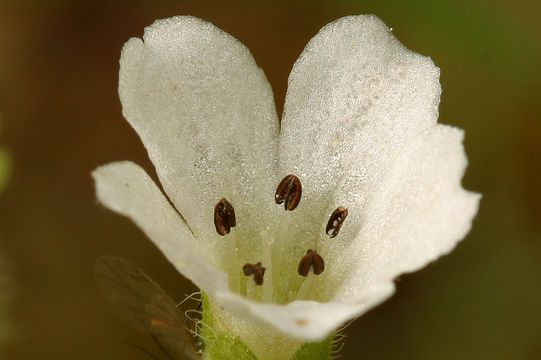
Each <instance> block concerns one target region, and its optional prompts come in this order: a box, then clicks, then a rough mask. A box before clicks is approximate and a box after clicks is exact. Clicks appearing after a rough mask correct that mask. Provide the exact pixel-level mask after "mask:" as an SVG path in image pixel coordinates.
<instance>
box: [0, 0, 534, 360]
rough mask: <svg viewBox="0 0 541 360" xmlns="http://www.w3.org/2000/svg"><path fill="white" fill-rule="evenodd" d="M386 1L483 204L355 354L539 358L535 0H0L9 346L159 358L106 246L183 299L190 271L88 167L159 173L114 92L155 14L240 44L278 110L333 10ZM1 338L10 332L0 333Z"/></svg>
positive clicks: (22, 353) (367, 331)
mask: <svg viewBox="0 0 541 360" xmlns="http://www.w3.org/2000/svg"><path fill="white" fill-rule="evenodd" d="M360 13H375V14H377V15H378V16H379V17H380V18H382V19H383V20H384V21H385V22H386V23H387V25H389V26H390V27H393V29H394V33H395V34H396V36H397V37H398V38H399V40H400V41H402V42H403V43H404V44H405V45H406V46H407V47H409V48H411V49H413V50H415V51H417V52H419V53H421V54H425V55H429V56H431V57H432V59H433V60H434V62H435V63H436V64H437V65H438V66H439V67H440V68H441V83H442V87H443V96H442V103H441V107H440V122H442V123H446V124H452V125H456V126H459V127H461V128H463V129H465V130H466V140H465V146H466V152H467V154H468V157H469V160H470V166H469V168H468V170H467V173H466V176H465V178H464V185H465V187H466V188H468V189H471V190H474V191H477V192H482V193H483V194H484V198H483V200H482V202H481V208H480V211H479V215H478V216H477V218H476V220H475V222H474V227H473V230H472V231H471V233H470V234H469V236H468V237H467V238H466V240H465V241H464V242H463V243H461V244H460V246H459V247H458V248H457V250H456V251H454V252H453V253H452V254H451V255H450V256H447V257H445V258H443V259H441V260H439V261H438V262H437V263H435V264H433V265H431V266H428V267H427V268H426V269H424V270H422V271H420V272H418V273H415V274H411V275H407V276H403V277H401V279H400V280H399V281H398V292H397V294H396V295H395V296H394V297H393V298H392V299H391V300H390V301H387V302H386V303H385V304H383V305H382V306H380V307H379V308H377V309H375V310H373V311H371V312H370V313H369V314H367V315H365V316H363V317H362V318H360V319H358V320H356V321H355V322H354V323H353V324H352V325H351V326H350V327H349V328H348V329H347V330H346V334H347V335H348V338H347V339H346V342H345V346H344V349H343V352H342V355H343V358H344V359H396V358H401V359H541V225H540V223H541V221H540V220H541V188H540V187H541V169H540V167H541V122H540V120H541V105H540V103H541V102H540V96H541V74H540V65H541V42H540V40H539V35H540V34H541V16H540V14H541V3H540V2H539V1H536V0H531V1H526V0H519V1H513V2H511V1H505V0H476V1H465V0H459V1H456V0H442V1H433V0H367V1H356V0H349V1H347V0H343V1H334V2H321V1H310V2H309V1H287V2H286V1H275V2H266V3H263V2H261V3H260V2H255V1H251V2H242V1H233V2H227V3H226V2H210V1H169V2H165V1H152V2H151V1H148V2H143V1H110V2H101V1H93V2H85V1H48V2H47V1H43V2H35V1H5V0H4V1H2V2H1V3H0V115H1V121H2V133H1V138H0V144H1V146H3V147H4V148H6V149H7V150H8V151H9V153H10V155H11V159H12V163H13V167H12V169H11V173H12V174H11V177H10V179H9V182H8V184H7V187H6V188H5V189H4V191H3V193H2V194H1V196H0V212H1V218H0V219H1V223H0V252H1V253H2V254H1V255H0V258H1V259H3V264H2V268H3V272H4V275H3V278H4V280H6V279H7V285H6V281H3V282H2V283H3V284H4V289H0V292H3V295H4V296H5V295H7V296H8V297H9V298H11V305H10V307H9V313H8V314H7V318H6V314H3V313H2V312H1V311H0V317H1V318H0V322H3V323H6V321H8V324H9V328H10V330H9V337H8V339H7V341H5V343H4V345H3V347H2V348H1V349H0V358H1V359H148V358H149V357H148V356H147V355H145V354H144V353H142V352H141V351H138V350H136V349H134V348H133V347H130V346H128V345H126V344H125V342H133V343H137V344H140V345H142V346H145V347H148V348H150V349H152V350H153V351H155V349H156V348H155V346H154V345H153V344H152V343H151V341H150V340H148V339H147V338H146V337H145V336H144V335H139V334H138V333H135V332H133V331H132V330H131V329H129V328H127V327H126V326H125V325H124V324H123V323H122V322H121V321H120V320H118V319H117V318H116V317H115V316H114V315H113V313H112V312H111V311H110V309H109V308H108V306H107V304H106V303H105V301H104V299H103V298H102V296H101V295H100V294H99V293H98V291H97V290H96V288H95V284H94V279H93V274H92V267H93V262H94V260H95V259H96V257H98V256H100V255H105V254H114V255H119V256H122V257H125V258H127V259H130V260H131V261H133V262H135V263H136V264H138V265H140V266H141V267H143V268H144V269H146V270H147V271H148V272H149V273H150V274H151V275H152V276H153V277H154V278H155V279H157V280H158V282H159V283H161V284H162V285H163V286H164V287H165V288H166V289H167V290H168V291H169V292H170V293H171V294H172V296H173V297H174V298H175V299H181V298H183V296H184V294H188V293H190V292H192V291H193V290H195V288H194V286H193V285H191V284H190V283H189V282H188V281H186V280H185V279H184V278H183V277H182V276H180V275H179V274H177V273H176V272H175V270H174V269H173V268H172V267H171V266H170V265H169V264H168V263H167V262H166V261H165V260H164V259H163V257H162V255H161V254H160V253H159V252H158V251H157V250H156V249H155V248H154V247H153V246H152V245H151V243H150V241H149V240H147V239H146V238H145V236H144V235H143V234H142V233H141V232H140V231H139V230H138V229H137V228H136V227H135V226H134V225H133V224H132V223H130V221H128V220H126V219H124V218H122V217H119V216H117V215H114V214H112V213H109V212H106V211H104V210H103V209H102V208H100V207H99V206H97V205H96V203H95V199H94V193H93V184H92V181H91V179H90V171H91V170H92V169H94V168H95V167H96V166H98V165H100V164H105V163H107V162H110V161H114V160H125V159H130V160H133V161H135V162H137V163H139V164H142V165H143V166H144V167H145V168H146V169H147V170H149V171H153V169H152V166H151V164H150V162H149V160H148V159H147V156H146V153H145V149H144V147H143V146H142V144H141V143H140V141H139V139H138V137H137V135H136V134H135V132H134V131H133V130H132V129H131V128H130V127H129V125H128V124H127V123H126V122H125V121H124V120H123V118H122V115H121V108H120V103H119V100H118V95H117V81H118V59H119V54H120V49H121V47H122V44H123V43H124V42H125V41H126V40H127V39H128V38H130V37H132V36H141V35H142V31H143V28H144V26H146V25H149V24H150V23H152V22H153V21H154V20H155V19H156V18H163V17H168V16H172V15H176V14H191V15H195V16H198V17H201V18H203V19H206V20H209V21H211V22H213V23H214V24H215V25H217V26H218V27H220V28H222V29H224V30H226V31H227V32H229V33H230V34H232V35H233V36H235V37H236V38H238V39H239V40H240V41H242V42H243V43H244V44H246V45H247V46H248V47H249V48H250V49H251V51H252V53H253V54H254V56H255V58H256V61H257V62H258V64H259V65H260V66H261V67H262V68H263V69H264V71H265V73H266V74H267V76H268V78H269V80H270V83H271V84H272V87H273V88H274V91H275V99H276V104H277V107H278V111H279V112H280V113H281V111H282V107H283V99H284V95H285V90H286V84H287V77H288V74H289V71H290V69H291V66H292V64H293V62H294V61H295V59H296V58H297V56H298V55H299V53H300V52H301V51H302V49H303V47H304V45H305V44H306V42H307V41H308V40H309V39H310V38H311V37H312V36H313V35H314V34H315V33H316V32H317V31H318V30H319V28H320V27H321V26H323V25H324V24H326V23H328V22H330V21H332V20H334V19H336V18H338V17H341V16H344V15H348V14H360ZM0 346H1V345H0Z"/></svg>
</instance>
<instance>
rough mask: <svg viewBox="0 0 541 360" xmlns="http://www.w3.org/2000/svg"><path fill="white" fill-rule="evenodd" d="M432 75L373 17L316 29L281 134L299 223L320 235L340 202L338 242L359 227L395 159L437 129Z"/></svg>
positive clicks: (298, 68)
mask: <svg viewBox="0 0 541 360" xmlns="http://www.w3.org/2000/svg"><path fill="white" fill-rule="evenodd" d="M438 79H439V69H438V68H437V67H436V66H434V64H433V62H432V61H431V60H430V59H429V58H427V57H424V56H421V55H419V54H416V53H414V52H412V51H410V50H408V49H407V48H405V47H404V46H403V45H402V44H401V43H400V42H399V41H398V40H397V39H396V38H395V37H394V36H393V34H392V33H391V31H390V30H389V28H388V27H387V26H386V25H385V24H384V23H383V22H382V21H381V20H380V19H378V18H377V17H376V16H373V15H360V16H349V17H345V18H342V19H339V20H337V21H335V22H333V23H330V24H328V25H326V26H325V27H323V28H322V29H321V30H320V32H319V33H318V34H317V35H316V36H315V37H314V38H313V39H312V40H311V41H310V42H309V43H308V45H307V46H306V48H305V49H304V51H303V53H302V54H301V56H300V57H299V59H298V60H297V62H296V63H295V65H294V67H293V70H292V72H291V75H290V77H289V87H288V91H287V96H286V103H285V107H284V118H283V121H282V132H281V135H280V136H281V137H280V155H279V161H280V168H281V169H282V171H283V172H284V173H289V172H291V173H294V174H296V175H298V176H299V177H300V179H301V181H302V182H303V199H304V200H303V201H304V203H303V202H301V205H300V206H299V209H300V211H303V212H304V216H305V217H306V219H305V220H304V221H299V222H298V223H299V226H303V224H309V225H311V226H313V224H314V223H320V224H321V227H322V228H323V230H322V231H320V236H321V237H322V238H326V235H325V232H324V227H325V224H326V221H327V219H328V216H329V215H330V214H331V212H332V211H333V210H334V209H336V208H337V207H338V206H344V207H346V208H348V209H349V215H348V219H347V221H346V223H345V225H344V226H343V227H342V229H341V233H343V234H341V235H339V238H342V239H344V238H345V237H344V235H345V232H347V231H349V232H350V233H351V234H353V235H355V234H356V233H357V232H358V231H359V229H360V228H361V226H362V222H363V219H364V217H365V216H366V213H365V207H366V204H367V203H368V202H369V201H370V198H371V197H372V196H373V195H374V193H375V192H376V190H377V188H378V186H379V184H380V183H381V181H382V180H383V178H384V177H385V175H386V172H387V170H388V168H389V166H390V165H391V164H392V162H393V160H394V158H395V157H396V156H397V155H398V154H399V152H400V151H401V149H402V148H403V147H404V146H405V144H407V143H408V142H409V141H410V139H412V138H413V137H414V136H415V135H416V134H418V133H421V132H423V131H424V130H425V129H427V128H429V127H431V126H433V125H434V124H435V123H436V120H437V117H438V104H439V96H440V93H441V88H440V85H439V80H438ZM348 229H349V230H348ZM339 238H337V239H339ZM350 238H351V237H350Z"/></svg>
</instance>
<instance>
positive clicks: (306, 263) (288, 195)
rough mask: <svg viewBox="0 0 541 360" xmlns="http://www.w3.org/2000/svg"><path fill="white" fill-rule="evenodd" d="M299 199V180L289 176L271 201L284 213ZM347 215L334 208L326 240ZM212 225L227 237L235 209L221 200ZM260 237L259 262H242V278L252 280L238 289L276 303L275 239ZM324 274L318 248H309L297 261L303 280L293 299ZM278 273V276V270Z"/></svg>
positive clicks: (232, 272) (263, 235)
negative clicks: (318, 276)
mask: <svg viewBox="0 0 541 360" xmlns="http://www.w3.org/2000/svg"><path fill="white" fill-rule="evenodd" d="M301 196H302V185H301V181H300V180H299V178H298V177H297V176H295V175H293V174H289V175H287V176H285V177H284V178H283V179H282V181H281V182H280V184H279V185H278V187H277V189H276V193H275V196H274V201H275V203H276V204H282V203H283V204H284V209H285V210H286V211H293V210H295V208H297V206H298V205H299V203H300V201H301ZM347 216H348V210H347V209H346V208H345V207H343V206H339V207H337V208H336V209H335V210H334V211H333V212H332V214H331V215H330V217H329V219H328V221H327V226H326V228H325V233H326V234H327V236H328V237H329V238H331V239H332V238H334V237H336V236H337V235H338V233H339V231H340V228H341V227H342V224H343V223H344V221H345V220H346V217H347ZM214 226H215V227H216V232H217V233H218V234H219V235H221V236H225V235H227V234H229V233H230V232H231V228H233V227H235V226H236V217H235V209H234V208H233V205H232V204H231V203H230V202H229V201H228V200H227V199H225V198H222V199H220V200H219V201H218V203H216V206H215V207H214ZM267 229H269V228H267ZM259 235H260V237H261V252H260V254H261V255H260V258H259V259H255V260H258V262H257V263H255V264H252V263H245V264H244V265H243V266H242V274H243V275H244V276H245V277H251V278H252V280H253V281H242V279H241V282H242V285H241V287H240V288H239V289H238V290H239V292H240V293H241V294H242V295H244V296H247V297H250V298H253V299H254V300H263V301H265V302H273V300H275V299H273V292H274V287H273V279H272V274H273V271H272V265H273V264H272V258H273V249H272V245H273V244H274V239H273V238H272V237H271V236H270V235H269V233H268V231H266V230H263V231H261V232H260V234H259ZM318 245H319V246H321V245H320V244H317V241H316V244H315V247H318ZM278 246H279V245H278ZM235 251H238V249H235ZM280 255H281V253H279V255H278V256H277V257H275V262H277V263H283V259H281V258H280ZM225 256H228V254H225ZM236 266H237V267H238V268H240V267H241V266H240V264H237V265H236ZM238 268H237V269H238ZM229 270H230V275H232V276H233V275H235V274H237V273H238V271H237V270H235V269H229ZM324 271H325V261H324V259H323V257H322V256H321V255H320V254H319V253H318V252H317V249H308V250H307V251H306V255H304V256H303V257H302V258H301V259H300V260H299V262H298V267H297V273H298V275H297V276H302V277H303V278H304V280H301V281H300V284H299V285H298V286H297V292H296V296H294V298H296V299H301V298H304V296H306V293H307V291H308V290H309V288H310V287H311V284H312V282H313V281H314V276H317V275H321V274H322V273H323V272H324ZM277 273H278V274H280V272H279V271H278V272H277ZM311 274H313V275H311ZM288 275H291V274H288ZM287 278H291V276H287ZM301 279H302V278H301ZM280 280H281V279H280ZM298 282H299V281H296V283H298ZM277 285H278V284H277ZM258 288H262V289H261V290H262V291H261V290H258ZM280 288H283V286H280ZM285 288H288V286H285Z"/></svg>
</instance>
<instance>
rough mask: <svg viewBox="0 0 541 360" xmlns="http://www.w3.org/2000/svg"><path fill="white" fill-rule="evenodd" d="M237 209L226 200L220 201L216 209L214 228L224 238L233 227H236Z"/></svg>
mask: <svg viewBox="0 0 541 360" xmlns="http://www.w3.org/2000/svg"><path fill="white" fill-rule="evenodd" d="M235 225H237V222H236V220H235V209H233V205H231V203H230V202H229V201H227V200H226V199H225V198H222V199H220V201H218V203H217V204H216V206H215V207H214V226H216V232H217V233H218V234H220V235H222V236H224V235H227V234H229V231H230V230H231V228H232V227H235Z"/></svg>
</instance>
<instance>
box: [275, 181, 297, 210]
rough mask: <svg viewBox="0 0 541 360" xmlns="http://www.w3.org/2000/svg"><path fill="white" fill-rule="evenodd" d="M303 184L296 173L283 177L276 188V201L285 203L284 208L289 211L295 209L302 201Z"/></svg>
mask: <svg viewBox="0 0 541 360" xmlns="http://www.w3.org/2000/svg"><path fill="white" fill-rule="evenodd" d="M301 195H302V186H301V181H300V180H299V178H298V177H296V176H295V175H292V174H289V175H287V176H286V177H285V178H283V179H282V181H281V182H280V185H278V188H277V189H276V194H275V195H274V201H275V202H276V203H277V204H281V203H283V202H284V201H285V203H284V208H285V209H286V211H287V210H289V211H291V210H294V209H295V208H296V207H297V205H299V202H300V201H301Z"/></svg>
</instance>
